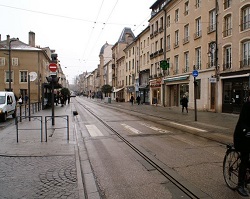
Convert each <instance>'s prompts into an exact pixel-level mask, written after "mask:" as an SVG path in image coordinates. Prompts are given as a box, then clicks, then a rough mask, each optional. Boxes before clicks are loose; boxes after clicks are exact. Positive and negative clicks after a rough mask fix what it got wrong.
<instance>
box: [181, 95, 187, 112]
mask: <svg viewBox="0 0 250 199" xmlns="http://www.w3.org/2000/svg"><path fill="white" fill-rule="evenodd" d="M181 105H182V113H183V111H184V108H185V109H186V111H187V113H188V99H187V97H186V95H183V97H182V99H181Z"/></svg>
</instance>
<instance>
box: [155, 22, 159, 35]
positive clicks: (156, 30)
mask: <svg viewBox="0 0 250 199" xmlns="http://www.w3.org/2000/svg"><path fill="white" fill-rule="evenodd" d="M158 28H159V27H158V21H156V22H155V33H157V32H158Z"/></svg>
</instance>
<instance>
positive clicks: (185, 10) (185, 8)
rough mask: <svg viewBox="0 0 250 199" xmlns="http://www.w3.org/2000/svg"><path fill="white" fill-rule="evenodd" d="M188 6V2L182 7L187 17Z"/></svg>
mask: <svg viewBox="0 0 250 199" xmlns="http://www.w3.org/2000/svg"><path fill="white" fill-rule="evenodd" d="M188 5H189V2H188V1H187V2H185V5H184V15H188V11H189V8H188Z"/></svg>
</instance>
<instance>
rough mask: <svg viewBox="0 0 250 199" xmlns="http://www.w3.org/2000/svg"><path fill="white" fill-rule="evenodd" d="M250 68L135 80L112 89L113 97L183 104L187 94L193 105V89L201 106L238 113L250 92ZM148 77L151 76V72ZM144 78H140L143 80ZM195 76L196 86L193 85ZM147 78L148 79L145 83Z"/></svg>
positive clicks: (200, 108)
mask: <svg viewBox="0 0 250 199" xmlns="http://www.w3.org/2000/svg"><path fill="white" fill-rule="evenodd" d="M249 74H250V71H242V72H240V73H239V72H238V73H225V74H220V76H217V77H215V75H214V71H210V72H207V71H206V72H200V73H199V76H198V77H197V78H196V79H194V77H193V76H192V74H188V75H181V76H175V77H158V78H154V79H149V80H148V81H141V82H145V83H144V84H143V83H141V82H140V83H139V80H138V81H137V82H136V83H135V86H128V87H122V88H118V89H114V90H113V94H112V97H113V99H114V100H115V99H116V100H117V99H118V101H121V102H122V101H129V99H130V97H131V95H134V96H135V98H136V97H137V96H138V95H139V96H140V98H141V103H142V104H148V105H160V106H166V107H176V106H177V107H178V106H180V100H181V98H182V97H183V95H185V96H186V97H187V98H188V100H189V107H190V108H191V109H193V108H194V104H195V103H194V92H195V89H196V104H197V109H198V110H204V111H214V112H225V113H239V112H240V110H241V107H242V105H243V103H244V102H245V101H246V100H247V98H248V96H249V92H248V89H249V88H250V76H249ZM148 77H149V76H148ZM143 79H145V78H141V80H143ZM194 80H195V82H196V85H197V86H194ZM146 82H148V83H146Z"/></svg>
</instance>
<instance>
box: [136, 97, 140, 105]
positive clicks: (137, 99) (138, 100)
mask: <svg viewBox="0 0 250 199" xmlns="http://www.w3.org/2000/svg"><path fill="white" fill-rule="evenodd" d="M136 101H137V104H138V105H140V103H141V97H140V96H139V95H138V96H137V98H136Z"/></svg>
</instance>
